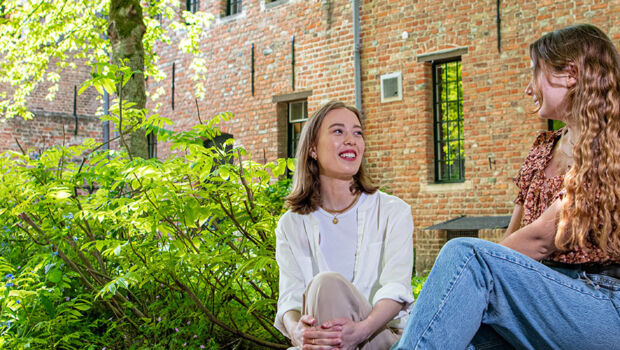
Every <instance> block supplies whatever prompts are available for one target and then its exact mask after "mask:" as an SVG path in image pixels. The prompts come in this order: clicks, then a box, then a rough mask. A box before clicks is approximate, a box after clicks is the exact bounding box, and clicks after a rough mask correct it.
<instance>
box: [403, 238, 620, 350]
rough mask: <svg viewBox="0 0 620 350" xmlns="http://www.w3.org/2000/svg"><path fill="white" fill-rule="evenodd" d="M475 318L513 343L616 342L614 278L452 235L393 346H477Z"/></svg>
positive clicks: (618, 289)
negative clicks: (553, 264)
mask: <svg viewBox="0 0 620 350" xmlns="http://www.w3.org/2000/svg"><path fill="white" fill-rule="evenodd" d="M560 270H561V271H560ZM481 325H483V328H484V327H491V328H492V329H493V331H494V332H496V333H497V334H498V335H500V336H501V338H503V339H505V340H506V341H507V342H508V343H510V344H512V346H514V348H517V349H605V350H608V349H620V280H618V279H615V278H612V277H609V276H604V275H597V274H586V273H584V272H580V271H576V270H562V269H551V268H549V267H547V266H545V265H543V264H541V263H539V262H537V261H535V260H533V259H531V258H529V257H527V256H525V255H523V254H520V253H518V252H516V251H514V250H512V249H509V248H506V247H504V246H501V245H499V244H495V243H492V242H488V241H484V240H480V239H475V238H458V239H453V240H450V241H449V242H448V243H447V244H446V245H445V246H444V247H443V249H442V250H441V252H440V253H439V256H438V257H437V260H436V262H435V265H434V266H433V269H432V270H431V273H430V275H429V277H428V280H427V281H426V283H425V285H424V287H423V288H422V291H421V293H420V296H419V297H418V300H417V301H416V302H415V304H414V307H413V310H412V311H411V315H410V316H409V320H408V323H407V326H406V327H405V331H404V333H403V336H402V338H401V339H400V341H399V342H398V343H396V344H395V345H394V346H393V347H392V349H442V350H443V349H472V348H484V347H474V346H472V338H474V335H476V333H477V332H478V330H479V328H480V327H481ZM491 333H492V332H491ZM476 337H477V338H478V335H476Z"/></svg>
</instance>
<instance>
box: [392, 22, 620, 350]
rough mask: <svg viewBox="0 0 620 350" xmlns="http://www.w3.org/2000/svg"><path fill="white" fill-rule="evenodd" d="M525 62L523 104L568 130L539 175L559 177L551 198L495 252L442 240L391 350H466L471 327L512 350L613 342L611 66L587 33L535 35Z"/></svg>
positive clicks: (617, 223) (615, 202) (617, 213)
mask: <svg viewBox="0 0 620 350" xmlns="http://www.w3.org/2000/svg"><path fill="white" fill-rule="evenodd" d="M530 57H531V59H532V68H533V77H532V81H531V83H530V85H529V86H528V89H527V90H526V92H527V94H528V95H533V96H534V101H535V103H536V105H537V109H538V113H539V115H541V116H543V117H548V118H551V119H559V120H564V121H566V123H567V126H568V127H567V130H564V131H562V132H561V135H560V138H564V137H563V136H562V135H567V134H568V135H569V136H568V137H566V138H565V140H566V141H565V142H566V143H567V144H568V146H565V147H566V148H562V147H561V144H560V146H556V147H557V148H558V149H559V151H562V150H568V151H569V152H565V153H569V154H566V155H565V157H564V158H563V159H561V158H558V159H557V160H562V161H563V163H562V162H556V163H554V164H555V165H556V166H558V168H555V169H554V168H553V167H552V168H551V169H549V170H551V171H550V174H553V172H554V171H555V172H556V173H557V172H560V173H561V171H560V170H561V166H565V167H566V169H569V170H568V172H567V173H566V175H565V177H564V179H563V182H561V184H562V185H561V187H562V190H561V191H557V194H552V197H553V201H552V203H551V205H549V206H548V208H547V210H545V211H544V212H543V213H542V214H541V215H540V216H538V218H536V219H532V220H531V223H529V224H527V225H525V226H523V227H521V228H519V229H518V230H515V231H514V232H513V233H510V232H509V233H510V234H509V235H507V236H506V237H505V238H504V240H503V241H502V242H500V244H495V243H491V242H487V241H483V240H478V239H454V240H451V241H450V242H448V243H447V244H446V245H445V246H444V248H443V249H442V250H441V252H440V254H439V256H438V258H437V260H436V262H435V265H434V266H433V269H432V271H431V273H430V275H429V277H428V280H427V282H426V284H425V286H424V288H423V289H422V291H421V293H420V296H419V298H418V300H417V302H416V303H415V304H414V307H413V310H412V312H411V316H410V318H409V322H408V324H407V326H406V329H405V332H404V334H403V337H402V338H401V340H400V342H399V343H398V345H397V346H396V347H395V348H396V349H426V348H431V349H465V348H475V347H473V346H472V344H471V343H472V338H474V336H475V335H476V332H477V331H478V329H479V328H480V327H481V326H484V327H491V328H492V329H493V330H494V331H495V332H497V334H499V335H501V337H502V338H504V339H505V340H506V341H507V342H508V343H510V344H511V345H512V346H514V347H515V348H520V349H521V348H522V349H614V348H618V346H619V344H620V312H619V310H620V58H619V56H618V52H617V50H616V48H615V47H614V45H613V43H612V42H611V40H610V39H609V38H608V37H607V36H606V35H605V33H603V32H602V31H601V30H600V29H598V28H597V27H595V26H593V25H587V24H581V25H575V26H570V27H566V28H563V29H559V30H556V31H554V32H551V33H549V34H546V35H544V36H543V37H541V38H540V39H538V40H537V41H536V42H534V43H533V44H532V45H530ZM569 132H570V134H569ZM554 142H555V140H554ZM573 143H574V145H572V144H573ZM556 147H554V144H552V145H551V146H550V149H556ZM547 157H551V156H550V155H547ZM549 166H550V164H549V162H548V159H543V160H542V161H540V162H539V163H538V167H539V169H538V170H539V171H542V172H544V171H545V170H546V169H547V168H548V167H549ZM552 176H553V175H552ZM517 183H518V182H517ZM539 190H541V189H539ZM525 201H527V199H525ZM533 215H535V214H533ZM513 221H514V220H513ZM526 223H527V222H526ZM511 226H512V228H513V229H516V228H518V227H519V226H521V225H514V224H512V225H511ZM509 231H510V230H509ZM541 261H542V263H541Z"/></svg>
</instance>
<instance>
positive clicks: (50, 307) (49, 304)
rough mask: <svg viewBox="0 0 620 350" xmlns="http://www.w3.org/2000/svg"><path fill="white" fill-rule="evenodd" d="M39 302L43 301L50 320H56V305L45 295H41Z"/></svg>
mask: <svg viewBox="0 0 620 350" xmlns="http://www.w3.org/2000/svg"><path fill="white" fill-rule="evenodd" d="M39 300H40V301H41V304H42V305H43V308H45V311H46V312H47V315H48V316H49V318H55V317H56V308H55V307H54V304H52V302H51V301H50V299H49V298H48V297H46V296H45V295H41V296H39Z"/></svg>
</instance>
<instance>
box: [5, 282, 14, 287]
mask: <svg viewBox="0 0 620 350" xmlns="http://www.w3.org/2000/svg"><path fill="white" fill-rule="evenodd" d="M13 286H14V284H13V282H7V284H6V287H7V288H10V287H13Z"/></svg>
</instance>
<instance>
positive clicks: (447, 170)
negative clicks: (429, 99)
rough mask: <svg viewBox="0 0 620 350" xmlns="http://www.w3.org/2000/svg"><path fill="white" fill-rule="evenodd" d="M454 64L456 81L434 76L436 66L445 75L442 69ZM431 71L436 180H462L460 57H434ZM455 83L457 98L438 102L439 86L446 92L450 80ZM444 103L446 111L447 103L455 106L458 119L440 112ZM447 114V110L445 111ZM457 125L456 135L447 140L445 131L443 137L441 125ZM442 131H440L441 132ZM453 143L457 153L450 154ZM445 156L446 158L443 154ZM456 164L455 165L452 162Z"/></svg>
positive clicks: (463, 163) (440, 181)
mask: <svg viewBox="0 0 620 350" xmlns="http://www.w3.org/2000/svg"><path fill="white" fill-rule="evenodd" d="M452 63H456V64H457V68H456V80H455V81H449V80H447V79H446V80H445V81H444V80H439V77H438V76H437V71H438V67H440V66H441V67H443V68H444V69H443V71H445V74H443V75H444V77H446V78H447V76H448V73H447V69H445V68H446V67H447V66H448V65H449V64H452ZM432 73H433V82H432V83H433V135H434V138H433V148H434V159H433V164H434V166H435V183H455V182H464V181H465V149H464V145H465V137H464V135H463V134H464V133H463V131H464V129H463V124H464V119H465V116H464V113H463V77H462V63H461V57H460V56H459V57H453V58H448V59H443V60H437V61H433V62H432ZM452 82H454V83H456V92H457V99H456V100H450V99H449V98H446V100H445V101H441V100H440V99H441V96H440V92H439V91H440V88H439V87H440V85H441V86H443V88H446V91H447V92H446V94H448V93H449V91H450V85H449V84H450V83H452ZM442 104H445V107H446V110H448V111H450V106H451V105H455V106H456V109H457V118H456V119H455V120H451V119H450V117H449V116H448V117H447V118H445V120H444V117H443V115H442V111H443V110H442V109H441V105H442ZM448 113H449V112H448ZM453 123H456V124H457V138H456V139H450V135H449V133H448V135H447V138H445V137H444V136H443V124H447V125H446V129H449V128H450V125H451V124H453ZM440 130H442V132H440ZM444 143H447V145H448V147H447V149H448V153H447V155H446V154H445V152H444V151H443V145H444ZM453 143H456V152H454V153H455V154H454V155H452V154H451V153H452V152H451V151H450V150H451V145H452V144H453ZM446 156H447V157H446ZM454 163H456V164H454Z"/></svg>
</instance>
